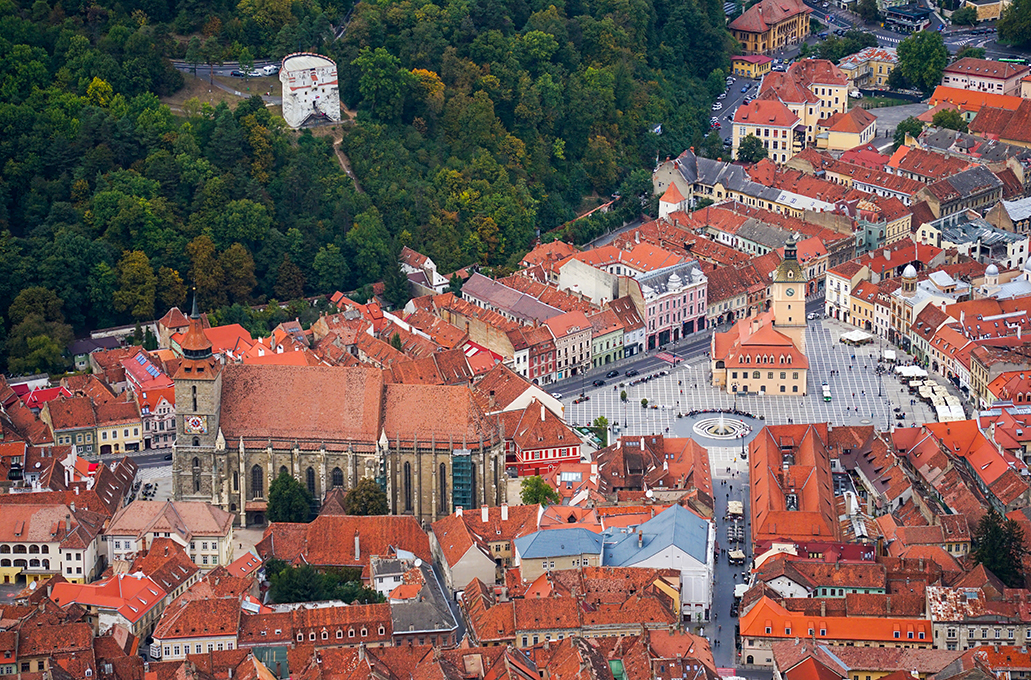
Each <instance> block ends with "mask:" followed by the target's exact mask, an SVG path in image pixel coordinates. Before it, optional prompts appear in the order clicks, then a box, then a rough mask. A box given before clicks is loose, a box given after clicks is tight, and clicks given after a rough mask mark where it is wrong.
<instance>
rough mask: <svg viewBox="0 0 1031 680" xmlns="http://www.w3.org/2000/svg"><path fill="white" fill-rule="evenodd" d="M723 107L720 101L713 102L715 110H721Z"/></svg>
mask: <svg viewBox="0 0 1031 680" xmlns="http://www.w3.org/2000/svg"><path fill="white" fill-rule="evenodd" d="M722 108H723V104H722V103H720V102H713V103H712V110H713V111H719V110H720V109H722Z"/></svg>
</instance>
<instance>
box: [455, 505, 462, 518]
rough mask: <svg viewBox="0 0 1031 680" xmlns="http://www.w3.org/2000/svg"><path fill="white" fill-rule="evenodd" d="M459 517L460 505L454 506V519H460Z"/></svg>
mask: <svg viewBox="0 0 1031 680" xmlns="http://www.w3.org/2000/svg"><path fill="white" fill-rule="evenodd" d="M461 516H462V506H461V505H456V506H455V517H461Z"/></svg>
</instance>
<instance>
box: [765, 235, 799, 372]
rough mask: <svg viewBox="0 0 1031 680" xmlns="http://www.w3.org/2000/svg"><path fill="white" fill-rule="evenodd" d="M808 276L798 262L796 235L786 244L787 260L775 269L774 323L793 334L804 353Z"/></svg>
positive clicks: (778, 327) (772, 294)
mask: <svg viewBox="0 0 1031 680" xmlns="http://www.w3.org/2000/svg"><path fill="white" fill-rule="evenodd" d="M805 292H806V280H805V274H804V273H803V272H802V268H801V267H800V266H799V265H798V248H797V242H796V241H795V238H794V236H792V237H790V238H789V239H788V241H787V243H785V244H784V260H783V261H782V262H781V263H780V264H779V265H777V268H776V269H775V270H774V272H773V286H772V288H771V291H770V297H771V300H772V304H773V307H772V309H773V327H774V328H776V329H777V330H778V331H779V332H781V333H783V334H784V335H786V336H788V337H789V338H791V341H792V342H793V343H794V345H795V347H797V348H798V351H800V352H801V353H802V354H805V328H806V319H805Z"/></svg>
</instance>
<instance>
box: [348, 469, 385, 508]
mask: <svg viewBox="0 0 1031 680" xmlns="http://www.w3.org/2000/svg"><path fill="white" fill-rule="evenodd" d="M344 512H346V513H347V514H348V515H362V516H369V515H385V514H387V513H388V512H390V506H389V505H388V504H387V494H386V492H385V491H384V490H383V489H381V488H380V485H379V484H377V483H376V480H374V479H370V478H369V477H363V478H361V479H359V480H358V483H357V484H355V485H354V486H353V487H352V488H351V489H350V490H349V491H348V492H347V494H346V495H345V496H344Z"/></svg>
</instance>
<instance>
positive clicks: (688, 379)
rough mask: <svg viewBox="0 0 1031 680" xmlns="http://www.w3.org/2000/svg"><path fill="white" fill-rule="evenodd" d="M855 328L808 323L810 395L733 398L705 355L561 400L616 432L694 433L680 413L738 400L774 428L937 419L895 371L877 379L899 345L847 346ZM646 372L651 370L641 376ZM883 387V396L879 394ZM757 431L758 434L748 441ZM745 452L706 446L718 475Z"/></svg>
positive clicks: (573, 417)
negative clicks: (714, 382) (582, 397)
mask: <svg viewBox="0 0 1031 680" xmlns="http://www.w3.org/2000/svg"><path fill="white" fill-rule="evenodd" d="M851 330H855V329H854V327H852V326H848V325H846V324H843V323H840V322H837V321H832V320H827V319H825V320H819V321H811V322H810V323H809V330H808V331H807V333H806V343H807V345H808V347H807V349H808V352H807V353H808V356H809V380H808V394H806V395H805V396H801V397H800V396H780V395H766V396H758V395H754V396H744V397H739V398H737V399H736V400H735V398H734V396H733V395H730V394H726V393H725V392H721V391H719V390H717V389H716V388H714V387H712V386H710V385H709V363H708V359H707V358H706V357H705V356H704V355H701V356H693V357H690V358H689V359H687V360H686V361H684V362H683V363H682V364H680V365H678V366H677V367H676V368H671V369H669V375H666V376H662V377H659V378H655V379H653V380H651V381H649V382H647V383H640V384H637V385H634V386H630V385H629V382H630V379H627V378H614V379H612V380H609V381H607V382H608V384H607V385H605V386H604V387H592V386H590V385H588V390H587V394H588V395H590V397H591V399H590V400H589V401H587V402H584V403H582V404H573V403H572V401H573V398H574V397H576V396H577V395H576V394H570V395H569V396H568V397H566V398H564V399H563V402H564V403H565V406H566V421H567V422H569V423H570V424H573V425H585V424H590V423H591V422H593V421H594V419H595V418H597V417H598V416H600V415H604V416H605V417H607V418H608V419H609V422H610V423H611V424H612V425H615V426H618V427H619V428H620V430H621V431H620V432H619V433H615V432H614V434H617V435H618V434H626V435H642V434H653V433H661V434H667V435H668V436H680V437H690V436H692V435H693V432H692V429H691V425H690V423H689V422H688V419H686V418H684V419H678V418H677V417H676V414H677V413H678V412H681V413H686V412H688V411H692V410H701V409H727V410H730V409H733V408H735V404H736V407H737V408H738V409H739V410H741V411H745V412H747V413H751V414H753V415H755V416H762V417H763V418H764V419H765V421H764V422H765V423H769V424H771V425H780V424H786V423H787V422H788V419H789V418H790V419H791V420H792V421H793V422H796V423H815V422H829V423H831V424H832V425H871V424H872V425H874V426H875V427H877V429H879V430H885V429H887V428H888V427H889V425H890V424H894V425H896V426H899V425H903V424H904V425H905V426H907V427H908V426H909V425H911V424H923V423H925V422H935V420H936V419H935V416H934V412H933V411H932V410H931V408H930V406H928V405H927V404H925V403H924V402H922V401H920V400H916V403H915V404H914V405H911V404H910V400H911V399H913V397H911V396H910V394H909V391H908V389H907V388H906V387H905V386H903V384H902V383H901V382H900V381H899V379H898V378H896V377H895V375H894V374H892V373H886V374H884V375H883V376H880V377H879V376H878V374H877V373H876V372H875V370H874V368H875V367H876V366H877V357H878V356H879V354H880V352H881V351H882V349H885V348H891V349H894V348H893V347H891V346H890V345H887V346H886V345H879V344H878V343H877V342H874V343H873V344H868V345H864V346H863V347H850V346H848V345H845V344H843V343H842V342H840V338H841V336H842V334H844V333H847V332H849V331H851ZM898 354H899V355H900V356H899V358H900V360H901V361H906V360H907V355H906V354H905V353H904V352H898ZM853 355H854V356H855V359H854V360H853V358H852V357H853ZM832 370H837V371H838V373H837V375H831V371H832ZM643 375H646V374H642V375H641V376H637V378H641V377H643ZM931 377H932V378H935V379H937V380H938V381H939V382H941V383H942V384H944V383H945V380H944V378H941V377H940V376H935V375H933V374H932V375H931ZM635 379H636V378H635ZM825 380H826V381H827V383H828V384H829V385H830V388H831V396H832V399H831V401H830V402H825V401H824V400H823V396H822V395H821V384H822V383H823V381H825ZM619 381H623V382H624V383H625V384H626V387H624V388H620V387H619V385H618V383H619ZM613 386H615V388H616V389H613ZM879 388H880V391H881V396H878V389H879ZM621 389H626V392H627V402H626V404H625V405H624V404H623V403H622V402H620V400H619V392H620V390H621ZM641 399H648V402H649V404H658V405H659V408H657V409H653V408H647V409H643V408H641ZM895 407H901V408H902V410H903V411H904V412H905V414H906V419H905V420H904V421H901V420H896V419H895V418H894V416H895V413H894V412H893V410H892V409H893V408H895ZM624 422H625V423H626V427H625V428H624V427H623V425H624ZM667 428H668V430H667ZM755 434H756V433H755V432H753V433H752V434H751V435H750V436H749V437H748V438H747V439H746V441H747V440H750V439H751V437H753V436H754V435H755ZM734 444H737V445H734ZM740 453H741V446H740V444H739V443H737V442H732V443H731V445H729V446H726V447H709V456H710V459H711V461H712V470H713V475H714V476H721V475H722V476H726V470H727V467H731V468H737V469H743V467H744V466H743V465H742V461H741V460H740Z"/></svg>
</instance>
